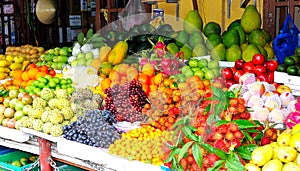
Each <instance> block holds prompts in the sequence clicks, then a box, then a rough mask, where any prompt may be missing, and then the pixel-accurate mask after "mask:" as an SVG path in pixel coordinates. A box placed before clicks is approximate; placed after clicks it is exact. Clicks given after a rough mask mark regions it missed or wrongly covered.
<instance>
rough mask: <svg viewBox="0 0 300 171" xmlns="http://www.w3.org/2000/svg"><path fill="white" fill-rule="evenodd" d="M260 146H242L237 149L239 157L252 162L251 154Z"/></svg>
mask: <svg viewBox="0 0 300 171" xmlns="http://www.w3.org/2000/svg"><path fill="white" fill-rule="evenodd" d="M257 147H258V146H257V145H255V144H249V145H247V146H241V147H239V148H237V149H236V150H235V151H236V152H237V153H238V154H239V156H240V157H241V158H243V159H245V160H251V154H252V152H253V150H254V149H256V148H257Z"/></svg>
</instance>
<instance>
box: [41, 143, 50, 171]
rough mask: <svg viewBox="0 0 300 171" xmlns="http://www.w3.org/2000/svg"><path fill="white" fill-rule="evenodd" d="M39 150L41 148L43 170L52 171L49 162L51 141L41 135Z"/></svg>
mask: <svg viewBox="0 0 300 171" xmlns="http://www.w3.org/2000/svg"><path fill="white" fill-rule="evenodd" d="M38 142H39V150H40V166H41V171H52V167H51V165H50V163H49V161H48V160H49V158H51V143H50V142H49V141H48V140H46V139H44V138H41V137H38Z"/></svg>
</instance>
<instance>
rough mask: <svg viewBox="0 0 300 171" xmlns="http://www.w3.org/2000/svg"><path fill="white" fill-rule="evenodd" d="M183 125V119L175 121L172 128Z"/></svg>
mask: <svg viewBox="0 0 300 171" xmlns="http://www.w3.org/2000/svg"><path fill="white" fill-rule="evenodd" d="M183 123H184V120H183V119H180V120H178V121H176V122H175V123H174V125H173V128H176V127H178V126H179V125H183Z"/></svg>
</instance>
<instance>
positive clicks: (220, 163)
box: [207, 160, 224, 171]
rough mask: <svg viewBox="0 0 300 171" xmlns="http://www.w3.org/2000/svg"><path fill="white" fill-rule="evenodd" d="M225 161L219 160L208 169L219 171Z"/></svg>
mask: <svg viewBox="0 0 300 171" xmlns="http://www.w3.org/2000/svg"><path fill="white" fill-rule="evenodd" d="M223 163H224V160H218V161H217V162H215V164H214V165H213V166H212V167H211V168H208V169H207V171H218V170H220V169H221V167H222V166H223Z"/></svg>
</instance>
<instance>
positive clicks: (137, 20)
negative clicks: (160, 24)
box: [119, 0, 147, 31]
mask: <svg viewBox="0 0 300 171" xmlns="http://www.w3.org/2000/svg"><path fill="white" fill-rule="evenodd" d="M119 19H120V20H121V23H122V25H123V28H124V29H125V30H126V31H128V30H129V29H130V28H132V27H133V26H135V25H141V24H143V23H145V22H146V21H147V15H146V12H145V9H144V5H143V3H142V2H141V0H129V1H128V3H127V5H126V7H125V8H124V9H123V10H122V11H121V12H120V13H119Z"/></svg>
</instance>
